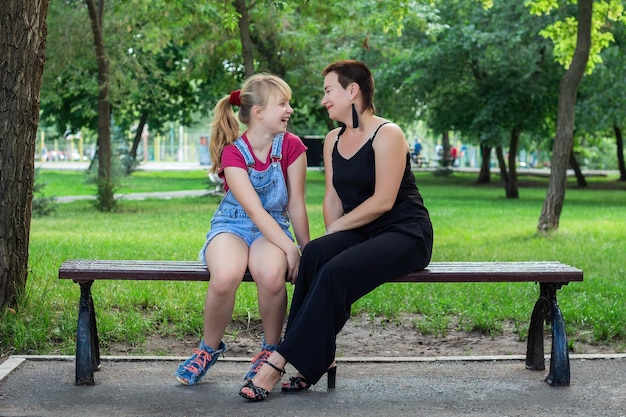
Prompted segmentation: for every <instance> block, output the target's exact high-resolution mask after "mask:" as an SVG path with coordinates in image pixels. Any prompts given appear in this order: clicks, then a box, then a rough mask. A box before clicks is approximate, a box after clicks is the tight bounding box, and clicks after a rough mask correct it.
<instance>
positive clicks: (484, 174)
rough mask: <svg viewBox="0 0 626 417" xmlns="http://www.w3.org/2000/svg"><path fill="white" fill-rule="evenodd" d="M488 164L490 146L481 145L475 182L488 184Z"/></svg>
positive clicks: (489, 161) (489, 173) (489, 180)
mask: <svg viewBox="0 0 626 417" xmlns="http://www.w3.org/2000/svg"><path fill="white" fill-rule="evenodd" d="M489 165H491V147H489V146H482V145H481V147H480V172H479V173H478V179H477V180H476V183H477V184H488V183H489V182H491V170H490V168H489Z"/></svg>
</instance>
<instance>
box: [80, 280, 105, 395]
mask: <svg viewBox="0 0 626 417" xmlns="http://www.w3.org/2000/svg"><path fill="white" fill-rule="evenodd" d="M91 284H93V281H87V282H82V281H81V282H79V285H80V302H79V305H78V327H77V329H76V385H95V380H94V377H93V373H94V371H97V370H99V369H100V348H99V342H98V331H97V327H96V314H95V311H94V307H93V298H92V297H91Z"/></svg>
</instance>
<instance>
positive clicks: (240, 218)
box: [198, 207, 294, 265]
mask: <svg viewBox="0 0 626 417" xmlns="http://www.w3.org/2000/svg"><path fill="white" fill-rule="evenodd" d="M223 209H224V208H223V207H220V210H218V212H216V213H215V215H214V216H213V219H212V220H211V230H209V232H208V233H207V234H206V241H205V242H204V245H202V249H200V252H199V253H198V257H199V260H200V262H202V263H203V264H205V265H206V260H205V259H204V252H205V251H206V248H207V246H208V245H209V243H210V242H211V240H213V238H214V237H215V236H217V235H219V234H220V233H230V234H233V235H235V236H239V237H240V238H241V239H242V240H243V241H244V242H246V244H247V245H248V247H250V246H252V243H254V241H256V240H257V239H259V238H261V237H263V233H261V231H260V230H259V228H258V227H256V225H255V224H254V222H253V221H252V220H250V218H249V217H248V214H247V213H246V212H245V210H244V209H242V208H240V207H237V208H233V209H232V210H230V211H228V213H226V212H225V210H223ZM270 215H271V216H272V217H273V218H274V220H276V222H277V223H278V224H279V225H280V227H281V229H283V232H285V235H287V237H288V238H289V239H291V241H294V237H293V235H292V234H291V231H290V230H289V217H288V216H287V214H286V213H277V212H272V213H270Z"/></svg>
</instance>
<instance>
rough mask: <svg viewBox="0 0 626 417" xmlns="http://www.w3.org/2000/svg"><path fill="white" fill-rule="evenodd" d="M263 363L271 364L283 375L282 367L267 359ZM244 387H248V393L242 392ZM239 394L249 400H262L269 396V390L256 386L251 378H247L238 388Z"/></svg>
mask: <svg viewBox="0 0 626 417" xmlns="http://www.w3.org/2000/svg"><path fill="white" fill-rule="evenodd" d="M265 363H266V364H268V365H269V366H271V367H272V368H274V370H275V371H276V372H278V373H279V374H280V376H281V378H282V376H283V375H285V370H284V369H281V368H279V367H278V366H276V365H274V364H273V363H272V362H269V361H265ZM246 388H248V389H249V390H250V391H251V392H250V393H247V392H244V389H246ZM250 394H252V396H250ZM239 395H240V396H241V397H243V398H245V399H246V400H249V401H263V400H265V399H266V398H267V397H269V395H270V392H269V391H268V390H266V389H265V388H261V387H257V386H256V385H254V384H253V383H252V380H251V379H249V380H248V381H247V382H246V383H245V384H244V386H243V387H241V389H240V390H239Z"/></svg>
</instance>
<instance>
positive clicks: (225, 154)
mask: <svg viewBox="0 0 626 417" xmlns="http://www.w3.org/2000/svg"><path fill="white" fill-rule="evenodd" d="M241 137H242V138H243V141H244V142H245V143H246V146H248V149H249V150H250V153H251V154H252V156H253V157H254V169H255V170H257V171H265V170H266V169H267V168H268V167H269V166H270V164H271V163H272V158H271V156H272V155H271V150H270V152H269V153H268V155H267V160H265V161H260V160H259V159H257V157H256V155H255V154H254V152H252V147H251V146H250V142H249V141H248V137H247V136H246V132H244V134H243V135H242V136H241ZM306 150H307V147H306V146H305V145H304V143H303V142H302V140H301V139H300V138H299V137H298V136H296V135H294V134H293V133H289V132H285V136H284V137H283V149H282V159H281V160H280V166H281V168H282V170H283V176H284V177H285V182H287V168H288V167H289V166H290V165H291V164H292V163H293V162H294V161H295V160H296V159H298V157H299V156H300V155H302V153H303V152H306ZM226 167H238V168H242V169H245V170H246V171H247V170H248V166H247V165H246V160H245V159H244V157H243V155H242V154H241V152H240V151H239V149H237V147H236V146H235V145H233V144H230V145H226V147H225V148H224V150H223V151H222V167H221V168H220V172H219V174H218V175H219V177H220V178H222V179H224V168H226ZM224 191H228V184H227V183H226V181H224Z"/></svg>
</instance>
